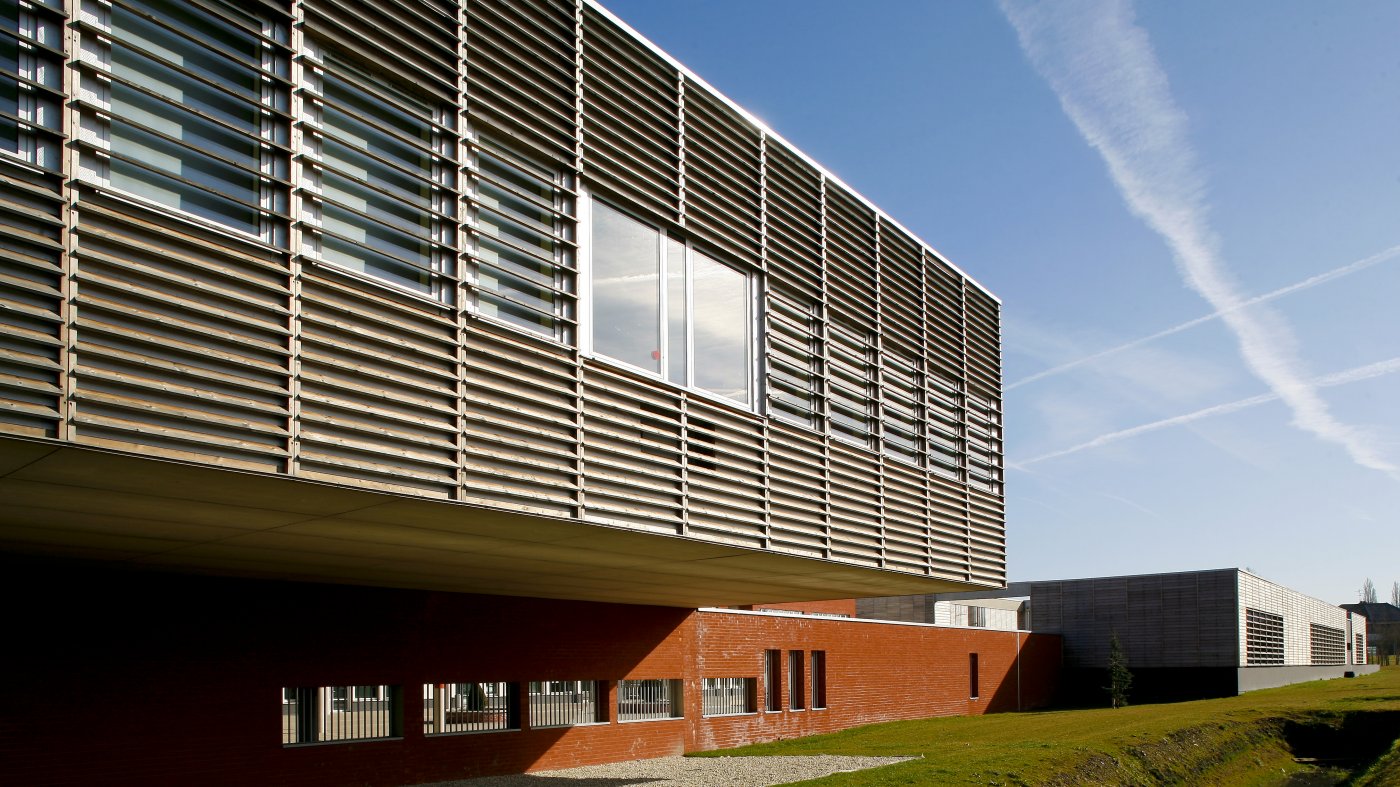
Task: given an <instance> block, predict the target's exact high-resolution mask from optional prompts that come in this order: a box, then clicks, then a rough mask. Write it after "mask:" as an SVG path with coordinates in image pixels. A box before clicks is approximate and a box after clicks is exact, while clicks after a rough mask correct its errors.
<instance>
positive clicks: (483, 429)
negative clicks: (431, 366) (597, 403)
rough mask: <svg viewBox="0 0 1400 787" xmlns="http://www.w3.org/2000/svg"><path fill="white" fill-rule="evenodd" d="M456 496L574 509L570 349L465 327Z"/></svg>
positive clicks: (540, 509) (541, 509)
mask: <svg viewBox="0 0 1400 787" xmlns="http://www.w3.org/2000/svg"><path fill="white" fill-rule="evenodd" d="M464 339H465V342H466V354H465V356H464V359H463V360H464V375H463V382H464V386H465V387H464V391H463V398H464V408H463V423H462V426H463V430H464V442H463V457H462V463H463V464H462V470H463V491H462V499H463V500H467V501H471V502H477V503H483V504H486V505H494V506H500V507H503V508H511V509H516V510H522V511H529V512H532V513H539V514H549V515H554V516H565V517H572V516H577V515H578V506H577V499H578V488H579V480H578V479H579V458H580V452H579V431H578V419H579V401H578V381H577V367H576V365H575V362H574V359H573V357H572V356H571V355H570V354H566V353H564V352H562V351H561V350H560V349H559V348H558V347H557V346H554V345H551V344H548V343H546V342H536V341H529V340H526V339H524V338H523V337H521V336H520V335H518V334H515V333H509V332H506V331H503V330H501V329H498V328H495V327H494V326H489V325H486V324H480V323H476V324H472V325H471V327H470V328H469V329H468V330H467V331H466V332H465V334H464Z"/></svg>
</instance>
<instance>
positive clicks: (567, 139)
mask: <svg viewBox="0 0 1400 787" xmlns="http://www.w3.org/2000/svg"><path fill="white" fill-rule="evenodd" d="M465 6H466V18H467V24H466V47H467V100H466V105H467V113H468V116H469V117H470V118H471V120H472V122H473V123H474V124H477V125H478V127H488V128H494V129H497V130H498V132H499V133H504V134H505V135H508V136H510V137H511V138H513V139H515V140H516V142H517V143H523V144H524V145H526V146H528V147H530V148H531V149H532V150H534V151H535V152H536V153H538V154H541V155H543V156H546V157H548V158H549V159H551V160H553V161H555V162H558V163H560V164H563V165H564V166H566V167H574V166H575V165H576V163H577V162H576V159H577V150H576V148H577V140H578V128H577V107H576V101H575V94H576V92H577V74H576V71H577V65H578V64H577V57H578V46H577V41H576V37H575V34H574V32H575V31H574V28H575V17H574V3H572V2H565V1H564V0H520V1H519V2H511V3H502V2H487V1H485V0H468V1H467V2H466V4H465Z"/></svg>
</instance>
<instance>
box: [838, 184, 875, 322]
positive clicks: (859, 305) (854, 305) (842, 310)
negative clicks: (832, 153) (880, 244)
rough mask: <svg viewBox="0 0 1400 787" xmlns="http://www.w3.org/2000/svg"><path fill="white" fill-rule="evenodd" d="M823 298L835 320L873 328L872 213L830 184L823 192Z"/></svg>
mask: <svg viewBox="0 0 1400 787" xmlns="http://www.w3.org/2000/svg"><path fill="white" fill-rule="evenodd" d="M826 239H827V246H826V272H827V287H826V296H827V301H828V305H829V306H830V308H831V313H832V315H833V316H834V317H837V318H840V319H843V320H845V321H847V322H850V323H853V324H856V325H873V324H874V320H875V307H876V293H875V284H876V267H875V266H876V260H877V257H876V253H875V250H876V238H875V212H874V211H872V210H871V209H870V208H868V207H866V206H865V205H864V204H862V203H861V202H860V200H858V199H856V198H855V197H854V196H852V195H851V194H849V193H848V192H847V191H846V190H845V189H843V188H842V187H841V186H839V185H837V184H836V183H833V182H831V181H828V182H827V189H826Z"/></svg>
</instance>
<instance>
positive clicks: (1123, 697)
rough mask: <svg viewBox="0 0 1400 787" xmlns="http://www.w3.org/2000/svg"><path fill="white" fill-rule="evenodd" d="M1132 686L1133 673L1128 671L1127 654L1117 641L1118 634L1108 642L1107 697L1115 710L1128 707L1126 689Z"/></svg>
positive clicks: (1114, 634) (1121, 644)
mask: <svg viewBox="0 0 1400 787" xmlns="http://www.w3.org/2000/svg"><path fill="white" fill-rule="evenodd" d="M1132 685H1133V673H1132V672H1130V671H1129V670H1128V654H1127V653H1126V652H1124V650H1123V643H1121V642H1119V641H1118V632H1116V631H1115V632H1113V636H1111V637H1110V638H1109V640H1108V697H1109V700H1110V701H1111V702H1112V703H1113V707H1115V708H1123V707H1127V705H1128V689H1129V688H1131V687H1132Z"/></svg>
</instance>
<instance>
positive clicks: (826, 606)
mask: <svg viewBox="0 0 1400 787" xmlns="http://www.w3.org/2000/svg"><path fill="white" fill-rule="evenodd" d="M745 609H756V610H764V609H781V610H786V611H790V612H806V613H808V614H811V613H813V612H815V613H818V614H825V615H845V616H846V617H848V618H853V617H855V616H856V600H855V599H853V598H834V599H831V600H829V601H784V602H780V603H773V604H753V605H751V606H748V607H745Z"/></svg>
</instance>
